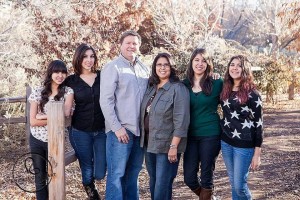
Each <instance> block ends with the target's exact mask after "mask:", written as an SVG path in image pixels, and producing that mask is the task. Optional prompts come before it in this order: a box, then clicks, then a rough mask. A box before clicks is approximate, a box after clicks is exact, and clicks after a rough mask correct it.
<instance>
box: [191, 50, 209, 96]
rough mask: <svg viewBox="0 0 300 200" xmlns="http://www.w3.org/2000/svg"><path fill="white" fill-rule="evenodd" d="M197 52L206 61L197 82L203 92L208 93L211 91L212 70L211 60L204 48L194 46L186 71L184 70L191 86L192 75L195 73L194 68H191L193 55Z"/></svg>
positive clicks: (192, 84)
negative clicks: (205, 65) (204, 68)
mask: <svg viewBox="0 0 300 200" xmlns="http://www.w3.org/2000/svg"><path fill="white" fill-rule="evenodd" d="M198 54H200V55H201V56H202V57H203V58H204V59H205V61H206V63H207V67H206V70H205V72H204V74H203V76H202V77H201V79H200V83H199V84H200V87H201V88H202V91H203V93H204V94H205V95H210V94H211V91H212V84H213V79H212V77H211V73H212V70H213V62H212V59H211V58H210V56H209V55H208V53H207V52H206V50H205V49H203V48H196V49H195V50H194V51H193V53H192V55H191V58H190V61H189V64H188V68H187V71H186V76H187V79H188V80H189V82H190V84H191V87H193V86H194V75H195V73H194V70H193V60H194V59H195V57H196V56H197V55H198Z"/></svg>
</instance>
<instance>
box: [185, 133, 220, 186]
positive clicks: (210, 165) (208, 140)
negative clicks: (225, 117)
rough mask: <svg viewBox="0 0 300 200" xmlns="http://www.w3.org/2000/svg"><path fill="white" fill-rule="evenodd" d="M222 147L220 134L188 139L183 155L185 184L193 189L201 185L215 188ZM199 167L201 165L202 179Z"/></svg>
mask: <svg viewBox="0 0 300 200" xmlns="http://www.w3.org/2000/svg"><path fill="white" fill-rule="evenodd" d="M220 149H221V142H220V136H203V137H198V138H197V139H188V142H187V146H186V150H185V153H184V157H183V175H184V182H185V184H186V185H187V186H188V187H189V188H190V189H191V190H196V189H197V188H199V187H203V188H206V189H213V187H214V183H213V176H214V170H215V164H216V160H217V157H218V155H219V153H220ZM199 164H200V166H199ZM199 167H201V169H200V170H201V174H200V180H199V178H198V172H199ZM199 181H200V182H199Z"/></svg>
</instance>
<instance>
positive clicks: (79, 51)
mask: <svg viewBox="0 0 300 200" xmlns="http://www.w3.org/2000/svg"><path fill="white" fill-rule="evenodd" d="M87 50H92V51H93V54H94V57H95V63H94V66H93V67H92V72H96V69H97V67H98V58H97V54H96V51H95V49H94V48H93V47H92V46H90V45H88V44H85V43H82V44H80V45H79V46H78V47H77V48H76V50H75V53H74V56H73V60H72V65H73V68H74V73H75V74H77V75H80V74H81V73H82V61H83V58H84V54H85V52H86V51H87Z"/></svg>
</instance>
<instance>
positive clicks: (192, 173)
mask: <svg viewBox="0 0 300 200" xmlns="http://www.w3.org/2000/svg"><path fill="white" fill-rule="evenodd" d="M212 68H213V65H212V61H211V59H210V58H209V56H208V54H207V52H206V51H205V49H200V48H197V49H195V50H194V52H193V53H192V56H191V58H190V62H189V65H188V69H187V79H185V80H184V84H185V85H186V86H187V88H188V89H189V92H190V126H189V131H188V142H187V148H186V151H185V154H184V163H183V170H184V182H185V184H186V185H187V186H188V187H189V188H190V189H191V190H192V191H193V192H194V193H195V194H196V195H198V196H199V199H201V200H210V199H211V198H212V193H213V187H214V185H213V173H214V170H215V162H216V159H217V157H218V155H219V152H220V146H221V144H220V133H221V129H220V125H219V122H220V117H219V115H218V113H217V109H218V104H219V99H220V93H221V91H222V86H223V82H222V80H221V79H217V80H213V78H212V77H211V73H212ZM200 166H201V169H200V174H201V175H200V178H199V177H198V175H197V174H198V172H199V168H200Z"/></svg>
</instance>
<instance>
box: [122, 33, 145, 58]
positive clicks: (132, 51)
mask: <svg viewBox="0 0 300 200" xmlns="http://www.w3.org/2000/svg"><path fill="white" fill-rule="evenodd" d="M139 48H140V41H139V38H138V37H137V36H133V35H128V36H126V37H125V38H124V40H123V42H122V43H121V54H122V55H123V56H124V57H125V58H126V59H127V60H129V61H130V62H132V61H134V59H135V57H136V55H137V53H138V51H139Z"/></svg>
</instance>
